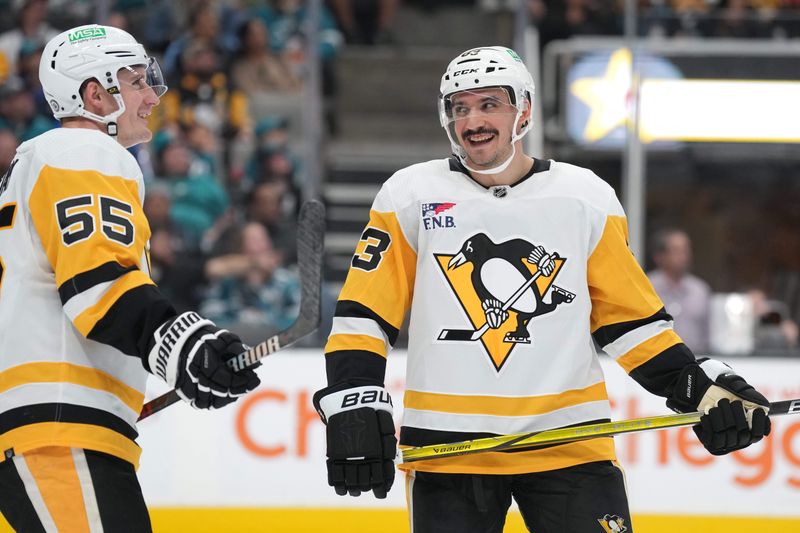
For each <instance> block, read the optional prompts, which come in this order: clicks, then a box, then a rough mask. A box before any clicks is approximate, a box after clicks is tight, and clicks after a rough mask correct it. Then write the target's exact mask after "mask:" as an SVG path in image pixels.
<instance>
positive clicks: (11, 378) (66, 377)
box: [0, 362, 144, 413]
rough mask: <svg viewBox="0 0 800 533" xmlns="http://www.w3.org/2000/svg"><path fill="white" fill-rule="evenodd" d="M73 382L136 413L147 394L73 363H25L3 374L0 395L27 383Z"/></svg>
mask: <svg viewBox="0 0 800 533" xmlns="http://www.w3.org/2000/svg"><path fill="white" fill-rule="evenodd" d="M65 382H66V383H74V384H75V385H82V386H84V387H89V388H92V389H97V390H101V391H104V392H109V393H111V394H113V395H114V396H116V397H117V398H119V399H120V400H121V401H122V402H123V403H124V404H125V405H127V406H128V407H130V408H131V409H132V410H133V411H134V412H137V413H138V412H139V411H140V410H141V409H142V404H143V403H144V394H142V393H141V392H139V391H138V390H136V389H134V388H133V387H131V386H129V385H126V384H125V383H123V382H122V381H120V380H119V379H117V378H115V377H114V376H112V375H111V374H108V373H106V372H103V371H102V370H97V369H95V368H90V367H85V366H78V365H75V364H71V363H49V362H40V363H26V364H24V365H18V366H14V367H11V368H9V369H7V370H4V371H3V372H0V393H3V392H5V391H7V390H9V389H12V388H14V387H18V386H21V385H26V384H28V383H65Z"/></svg>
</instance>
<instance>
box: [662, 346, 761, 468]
mask: <svg viewBox="0 0 800 533" xmlns="http://www.w3.org/2000/svg"><path fill="white" fill-rule="evenodd" d="M698 363H699V364H698ZM667 407H669V408H671V409H672V410H674V411H677V412H679V413H688V412H692V411H701V412H703V413H705V414H704V415H703V417H702V418H700V424H698V425H696V426H694V428H693V429H694V432H695V433H696V434H697V437H698V438H699V439H700V442H702V443H703V446H705V447H706V449H707V450H708V451H709V452H711V453H712V454H713V455H725V454H727V453H730V452H732V451H735V450H740V449H742V448H746V447H747V446H749V445H751V444H753V443H754V442H758V441H760V440H761V439H762V438H763V437H765V436H767V435H769V431H770V427H771V424H770V420H769V416H768V412H769V401H768V400H767V399H766V398H765V397H764V396H763V395H762V394H761V393H760V392H758V391H757V390H755V389H754V388H753V386H752V385H750V384H748V383H747V382H746V381H745V380H744V378H743V377H741V376H739V375H737V374H735V373H734V372H733V369H732V368H731V367H729V366H728V365H726V364H725V363H722V362H721V361H715V360H713V359H708V358H701V359H698V360H697V363H692V364H690V365H687V366H686V367H685V368H684V369H683V372H681V375H680V377H678V380H677V382H676V384H675V387H674V389H673V391H672V395H671V397H670V398H668V399H667Z"/></svg>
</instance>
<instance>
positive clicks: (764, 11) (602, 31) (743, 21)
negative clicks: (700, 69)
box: [489, 0, 800, 44]
mask: <svg viewBox="0 0 800 533" xmlns="http://www.w3.org/2000/svg"><path fill="white" fill-rule="evenodd" d="M526 1H527V2H528V8H529V12H530V16H531V19H532V21H533V23H534V24H536V25H537V26H538V27H539V30H540V33H541V39H542V43H543V44H544V43H547V42H549V41H552V40H555V39H566V38H569V37H572V36H576V35H620V34H622V33H623V29H624V28H623V20H624V16H623V12H624V8H625V4H626V2H625V1H624V0H611V1H609V0H526ZM489 3H491V0H490V2H489ZM798 7H800V1H798V0H638V2H637V10H638V20H637V31H638V34H639V35H640V36H647V37H703V38H709V37H711V38H737V39H748V38H760V39H770V38H776V39H780V38H797V37H800V11H798Z"/></svg>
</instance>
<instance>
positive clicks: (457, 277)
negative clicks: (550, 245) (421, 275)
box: [434, 233, 575, 371]
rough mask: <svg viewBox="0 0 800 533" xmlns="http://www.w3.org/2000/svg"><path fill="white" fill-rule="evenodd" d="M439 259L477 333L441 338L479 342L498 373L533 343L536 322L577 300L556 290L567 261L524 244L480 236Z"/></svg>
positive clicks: (519, 240) (476, 235)
mask: <svg viewBox="0 0 800 533" xmlns="http://www.w3.org/2000/svg"><path fill="white" fill-rule="evenodd" d="M434 255H435V257H436V262H437V264H438V265H439V267H440V268H441V269H442V272H443V273H444V275H445V277H446V278H447V281H448V283H449V284H450V287H451V289H452V290H453V293H454V294H455V296H456V298H457V299H458V302H459V304H460V305H461V307H462V309H464V311H465V313H466V314H467V317H468V318H469V321H470V324H471V326H472V327H473V328H475V331H476V332H475V333H474V334H472V335H471V336H470V335H467V336H460V335H452V334H448V333H453V331H452V330H443V331H442V332H441V334H440V335H439V339H440V340H446V341H475V340H480V341H481V344H482V345H483V347H484V349H485V350H486V353H487V355H488V356H489V358H490V359H491V361H492V363H493V364H494V367H495V369H496V370H497V371H500V369H501V368H502V367H503V365H504V364H505V362H506V360H507V359H508V357H509V355H510V354H511V351H512V350H513V349H514V347H515V346H516V345H517V344H530V343H531V342H532V339H531V334H530V332H529V331H528V325H529V323H530V321H531V319H533V318H534V317H537V316H541V315H544V314H547V313H551V312H553V311H555V310H556V308H557V307H558V306H559V305H561V304H568V303H570V302H572V300H573V299H574V298H575V294H573V293H572V292H570V291H567V290H565V289H563V288H561V287H558V286H556V285H553V282H554V281H555V280H556V278H557V277H558V275H559V273H560V271H561V268H562V267H563V266H564V264H565V263H566V261H567V259H566V258H564V257H561V256H559V255H558V254H557V253H556V252H555V251H553V250H547V249H545V248H544V247H543V246H541V245H537V244H533V243H531V242H528V241H526V240H524V239H511V240H507V241H505V242H501V243H499V244H497V243H495V242H493V240H492V239H491V238H490V237H489V236H487V235H486V234H485V233H477V234H475V235H473V236H472V237H469V238H468V239H467V240H466V241H464V243H463V244H462V245H461V248H460V250H459V251H458V252H457V253H455V254H434ZM453 325H454V326H455V324H453ZM487 326H488V327H487ZM484 330H485V331H484Z"/></svg>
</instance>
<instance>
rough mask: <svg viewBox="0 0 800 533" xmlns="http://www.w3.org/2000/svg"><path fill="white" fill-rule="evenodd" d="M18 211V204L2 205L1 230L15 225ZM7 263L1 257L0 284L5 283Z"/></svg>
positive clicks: (0, 209)
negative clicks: (15, 215) (4, 274)
mask: <svg viewBox="0 0 800 533" xmlns="http://www.w3.org/2000/svg"><path fill="white" fill-rule="evenodd" d="M16 212H17V204H14V203H12V204H6V205H4V206H3V207H0V231H2V230H4V229H11V228H12V227H13V226H14V214H15V213H16ZM4 271H5V265H4V264H3V258H2V257H0V286H2V284H3V272H4Z"/></svg>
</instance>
